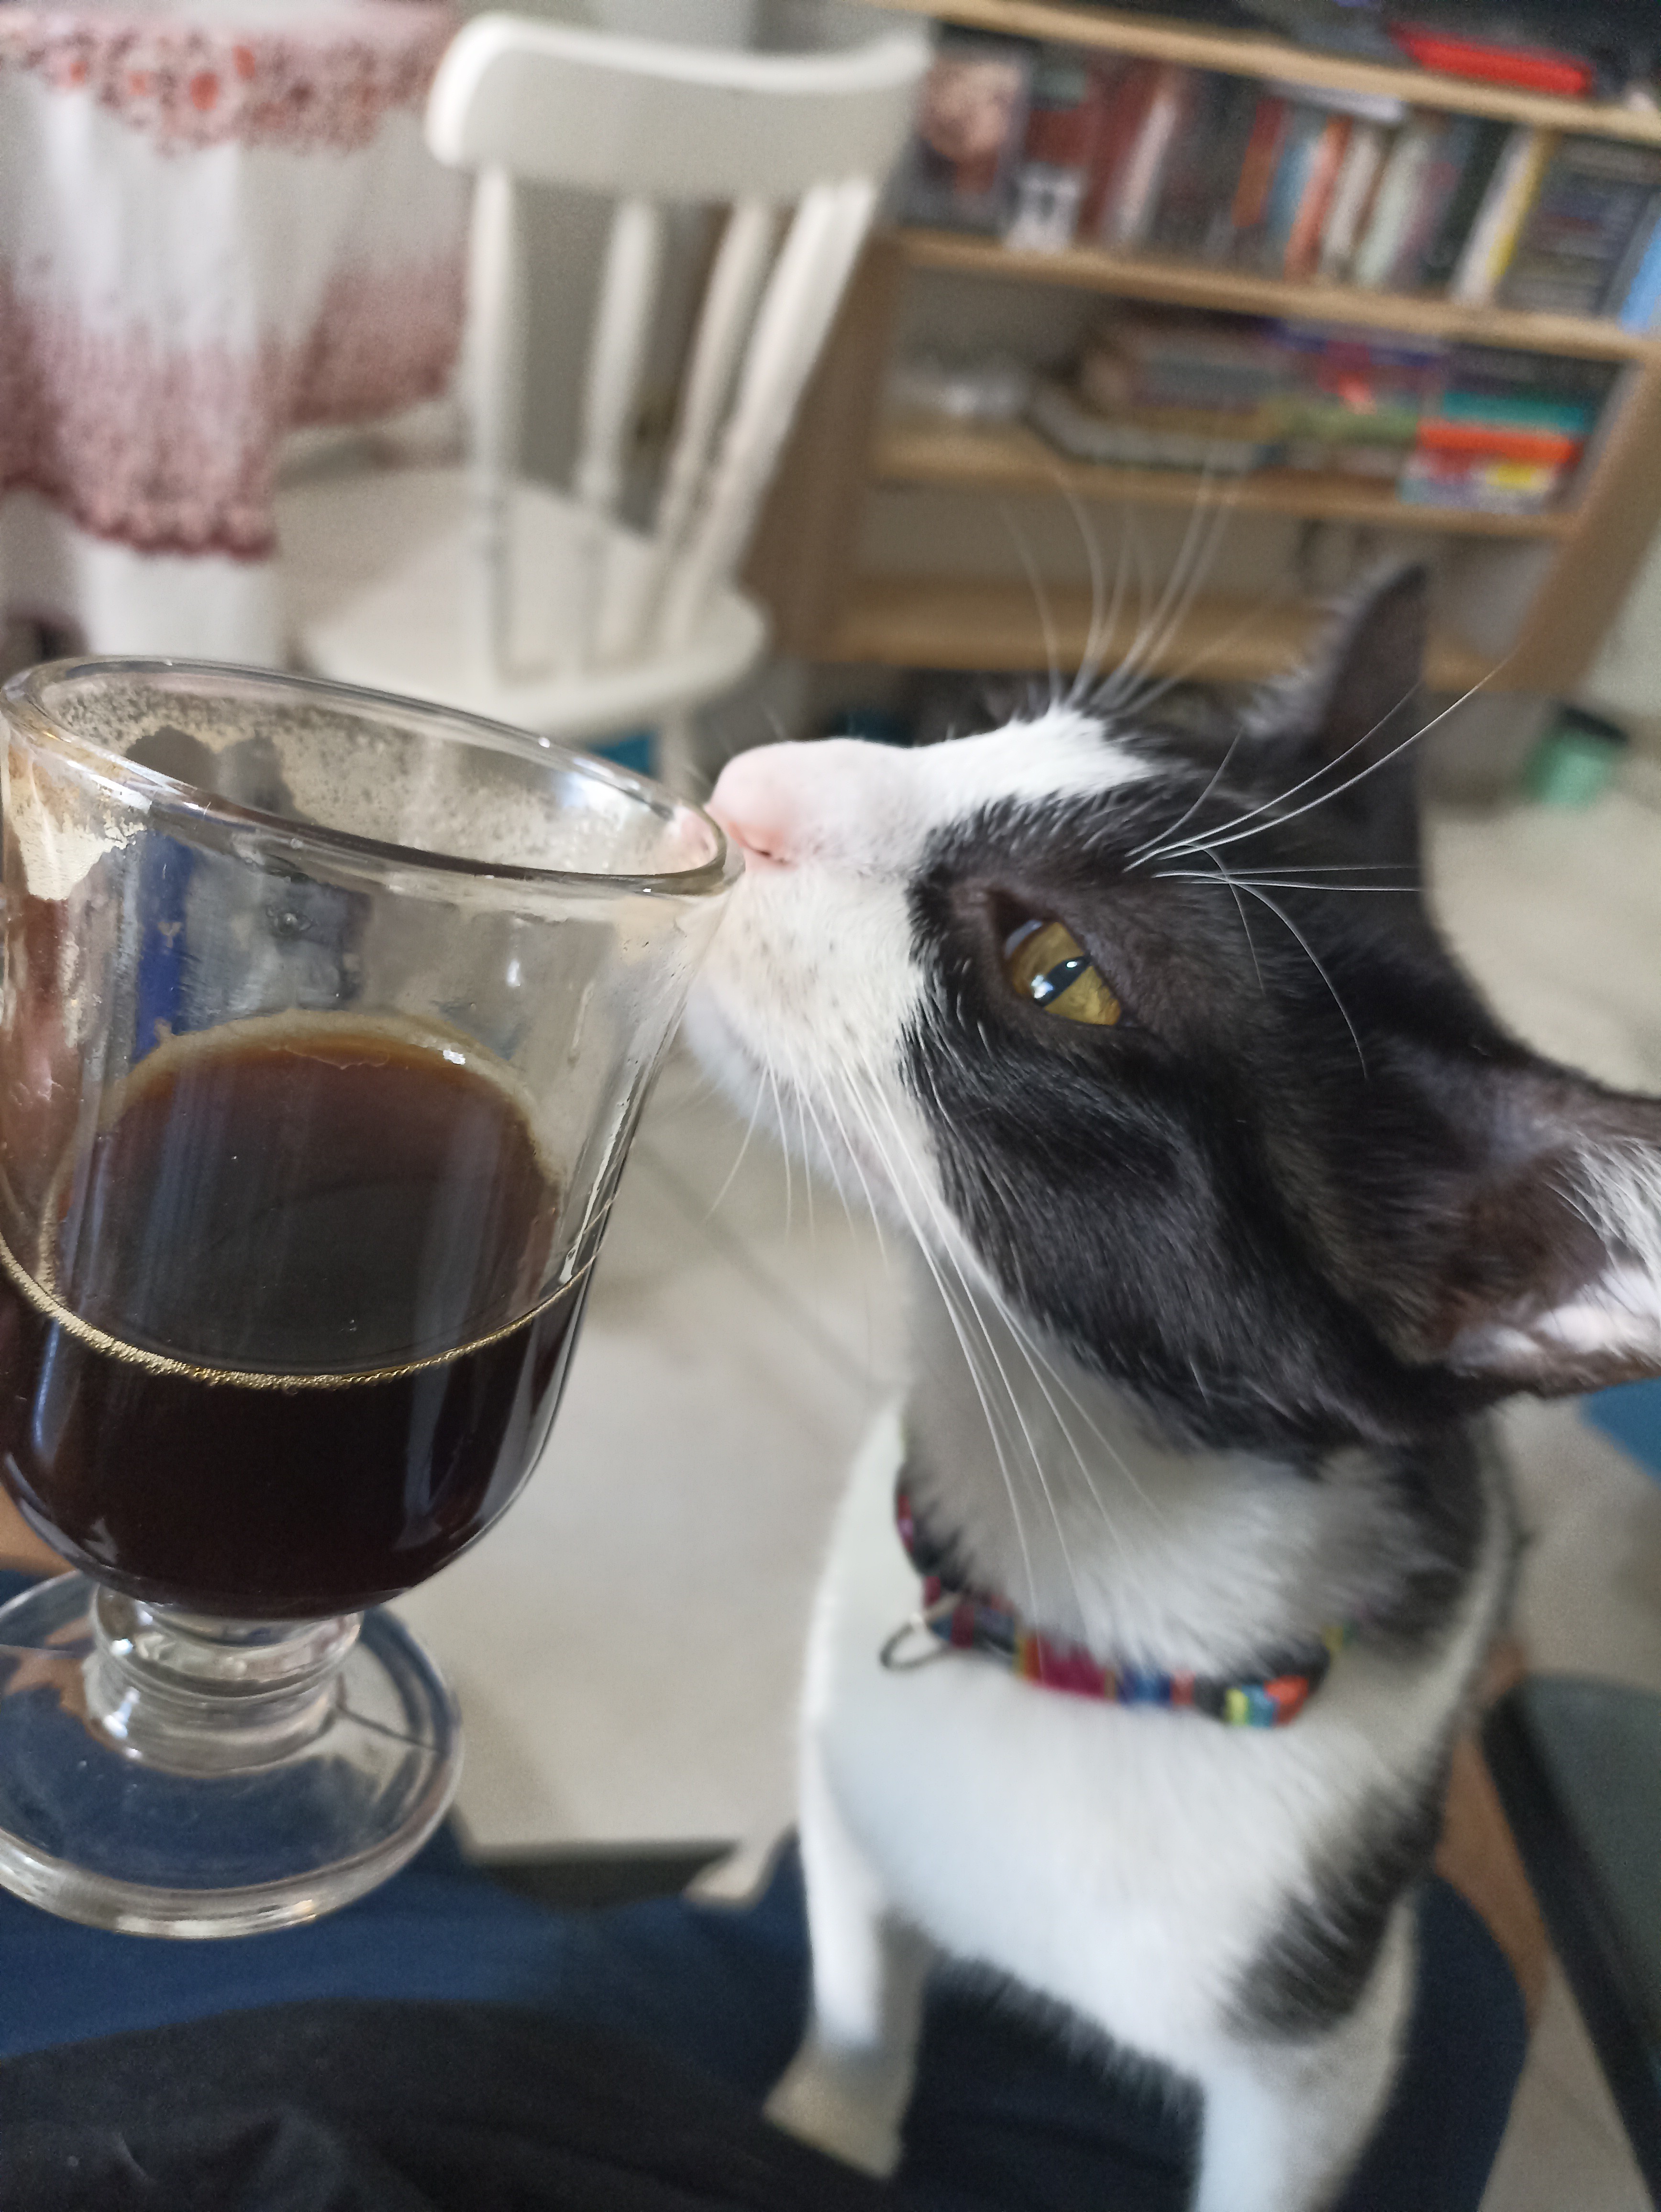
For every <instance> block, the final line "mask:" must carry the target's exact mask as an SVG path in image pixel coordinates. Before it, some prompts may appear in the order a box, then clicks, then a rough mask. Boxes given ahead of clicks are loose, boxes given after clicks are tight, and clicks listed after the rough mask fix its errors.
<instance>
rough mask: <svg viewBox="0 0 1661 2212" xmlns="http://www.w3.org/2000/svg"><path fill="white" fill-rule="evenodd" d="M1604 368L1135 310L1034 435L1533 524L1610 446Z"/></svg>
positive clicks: (1084, 362) (1039, 393) (1039, 411)
mask: <svg viewBox="0 0 1661 2212" xmlns="http://www.w3.org/2000/svg"><path fill="white" fill-rule="evenodd" d="M1614 374H1615V372H1614V371H1613V369H1612V368H1610V367H1609V364H1608V363H1600V362H1574V361H1560V360H1555V359H1553V358H1552V357H1551V356H1543V355H1537V354H1527V353H1518V352H1512V351H1508V350H1504V349H1494V348H1488V347H1477V346H1449V345H1447V344H1445V343H1442V342H1440V341H1438V340H1434V339H1429V338H1420V337H1409V336H1401V337H1396V336H1384V335H1381V334H1380V333H1378V332H1377V331H1356V330H1352V329H1345V328H1340V327H1334V326H1330V325H1311V324H1308V323H1304V322H1287V321H1271V320H1266V319H1260V318H1256V317H1246V316H1238V315H1225V314H1215V313H1203V312H1200V311H1194V310H1182V309H1160V308H1157V307H1129V306H1126V307H1119V308H1117V309H1115V310H1113V311H1111V312H1110V313H1107V314H1106V315H1104V317H1103V318H1102V319H1101V321H1100V322H1099V324H1098V326H1097V327H1096V329H1095V330H1094V331H1093V332H1092V335H1091V336H1090V337H1088V338H1087V339H1086V343H1085V344H1084V346H1083V349H1082V350H1081V352H1080V356H1079V358H1078V361H1077V362H1076V364H1075V366H1074V369H1073V372H1072V374H1070V375H1069V376H1067V377H1064V378H1063V377H1050V378H1045V379H1041V380H1039V382H1038V383H1037V385H1036V386H1035V387H1034V390H1033V393H1032V398H1031V404H1030V406H1029V409H1028V420H1029V422H1031V425H1032V427H1033V428H1036V429H1037V431H1038V432H1039V433H1040V434H1041V435H1043V436H1044V437H1045V438H1047V439H1048V440H1049V441H1050V443H1051V444H1053V445H1054V446H1056V447H1057V448H1058V449H1059V450H1060V451H1061V452H1062V453H1066V454H1067V455H1068V457H1069V458H1070V459H1074V460H1079V461H1085V462H1093V463H1097V464H1104V465H1119V466H1127V467H1140V468H1171V469H1184V470H1190V471H1207V472H1210V473H1214V474H1226V475H1234V474H1243V473H1245V472H1247V471H1253V470H1257V469H1262V468H1266V467H1274V468H1279V469H1283V470H1302V471H1315V472H1318V473H1321V474H1324V475H1329V476H1332V477H1343V478H1346V479H1359V480H1362V481H1366V482H1367V483H1371V484H1372V485H1373V486H1374V487H1375V488H1378V489H1388V488H1389V487H1390V486H1391V485H1399V486H1400V488H1401V493H1402V498H1403V499H1404V500H1406V501H1409V503H1410V504H1419V505H1434V506H1439V507H1464V508H1469V509H1472V510H1475V511H1481V512H1493V513H1530V512H1537V511H1538V510H1539V509H1540V508H1541V507H1544V506H1545V505H1546V504H1548V502H1549V501H1550V500H1552V499H1553V498H1555V497H1556V496H1557V495H1558V494H1559V493H1560V492H1561V489H1562V487H1563V485H1564V484H1565V483H1566V482H1567V479H1568V477H1569V476H1570V475H1571V473H1572V472H1573V470H1574V469H1575V468H1576V467H1577V466H1578V465H1579V464H1580V462H1581V460H1582V459H1583V457H1584V455H1585V452H1586V449H1587V446H1588V441H1590V440H1591V438H1592V437H1593V436H1594V435H1596V433H1597V427H1598V422H1599V419H1600V415H1601V410H1602V409H1603V402H1604V400H1605V399H1606V398H1607V397H1608V395H1609V391H1610V389H1611V388H1612V384H1613V378H1614Z"/></svg>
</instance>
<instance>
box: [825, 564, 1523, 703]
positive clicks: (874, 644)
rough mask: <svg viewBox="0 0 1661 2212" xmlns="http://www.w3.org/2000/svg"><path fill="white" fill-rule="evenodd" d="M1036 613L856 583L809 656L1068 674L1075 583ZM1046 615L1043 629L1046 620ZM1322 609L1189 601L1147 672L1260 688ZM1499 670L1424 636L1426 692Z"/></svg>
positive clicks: (1009, 602) (1452, 640)
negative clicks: (1051, 668) (1054, 667)
mask: <svg viewBox="0 0 1661 2212" xmlns="http://www.w3.org/2000/svg"><path fill="white" fill-rule="evenodd" d="M1045 600H1046V606H1045V613H1044V615H1043V616H1041V615H1040V613H1039V611H1038V607H1037V602H1036V601H1035V599H1034V598H1033V595H1032V592H1031V587H1030V586H1028V585H1026V584H1025V583H1024V582H1005V581H1002V580H985V579H981V578H967V577H964V578H960V577H940V576H865V577H861V578H859V579H858V580H856V581H855V584H854V585H853V586H852V588H851V589H850V591H849V595H848V599H847V602H846V605H845V606H844V608H843V614H842V617H841V619H840V621H839V622H838V623H837V625H836V627H835V629H833V631H832V633H831V635H830V636H829V637H828V638H826V639H825V640H824V641H823V642H822V643H821V644H820V645H819V646H818V647H817V648H816V649H815V651H814V653H813V656H812V657H813V658H814V659H818V660H826V661H839V662H844V663H854V662H868V663H873V664H875V665H879V666H881V667H886V668H931V669H965V670H970V669H972V670H980V669H985V670H995V671H1002V672H1007V673H1016V672H1020V671H1026V670H1041V669H1043V668H1044V667H1045V666H1046V665H1047V664H1048V659H1049V641H1050V639H1053V641H1054V644H1055V649H1056V656H1057V658H1058V659H1059V660H1060V661H1061V663H1062V666H1063V668H1064V670H1066V671H1068V672H1069V673H1070V672H1071V671H1073V670H1074V669H1076V668H1077V667H1078V666H1079V665H1080V662H1081V661H1082V660H1083V659H1084V658H1085V655H1086V653H1087V652H1090V651H1092V641H1091V635H1090V632H1091V619H1092V609H1091V601H1090V594H1089V592H1087V591H1086V590H1084V589H1082V588H1081V587H1080V586H1074V585H1067V586H1050V587H1049V588H1047V590H1046V592H1045ZM1046 616H1047V618H1048V625H1049V628H1048V633H1046V625H1045V617H1046ZM1324 619H1325V615H1324V611H1323V610H1322V609H1320V608H1318V607H1314V606H1310V605H1299V604H1292V605H1288V604H1287V603H1285V602H1281V603H1279V604H1277V603H1275V602H1273V601H1263V600H1249V599H1200V600H1196V602H1195V603H1194V605H1192V606H1190V607H1189V610H1188V611H1187V613H1186V615H1185V616H1184V617H1183V620H1182V622H1181V623H1178V624H1177V626H1176V627H1175V629H1172V630H1171V632H1170V634H1169V635H1165V636H1163V637H1160V638H1158V639H1156V640H1154V641H1153V643H1152V644H1151V645H1147V644H1145V645H1144V647H1143V648H1142V650H1141V653H1140V654H1139V659H1140V663H1141V667H1142V668H1143V670H1144V671H1145V672H1146V673H1147V674H1149V675H1162V676H1176V675H1182V676H1183V677H1191V678H1192V679H1193V680H1194V681H1195V682H1196V683H1211V684H1227V683H1261V682H1263V681H1266V680H1267V679H1268V678H1271V677H1275V676H1280V675H1284V674H1285V673H1286V672H1287V671H1288V670H1289V669H1292V668H1295V667H1296V666H1297V665H1298V664H1299V661H1300V660H1302V659H1304V657H1305V655H1306V654H1307V653H1308V652H1309V650H1310V647H1311V645H1312V643H1313V642H1314V641H1315V640H1316V638H1317V636H1318V635H1319V633H1320V629H1321V627H1322V624H1323V620H1324ZM1135 630H1136V622H1135V619H1134V618H1133V617H1130V616H1129V615H1126V616H1125V617H1123V618H1122V619H1121V621H1120V622H1119V623H1118V624H1117V625H1116V629H1115V631H1114V633H1113V634H1112V635H1110V636H1109V637H1107V638H1106V639H1104V640H1102V639H1098V640H1097V641H1095V644H1094V647H1093V650H1094V653H1095V654H1096V657H1097V658H1098V659H1100V660H1101V661H1102V662H1103V664H1104V666H1107V667H1111V666H1112V665H1115V664H1116V662H1117V661H1118V660H1120V659H1123V657H1124V656H1125V655H1126V654H1127V653H1129V651H1130V649H1131V647H1132V644H1133V641H1134V639H1135ZM1502 676H1503V671H1496V670H1495V668H1494V663H1493V662H1492V661H1491V660H1490V659H1488V657H1487V656H1486V655H1484V654H1482V653H1477V652H1476V651H1475V650H1474V649H1473V648H1472V647H1469V646H1468V645H1466V644H1465V643H1464V642H1463V640H1461V639H1458V638H1457V637H1454V636H1452V635H1450V634H1449V633H1447V632H1446V631H1439V632H1437V633H1436V634H1435V635H1433V638H1432V641H1431V647H1430V652H1429V655H1428V659H1427V670H1426V680H1427V683H1428V684H1429V685H1430V686H1431V688H1432V689H1433V690H1437V691H1452V692H1463V691H1467V690H1469V689H1470V688H1471V687H1472V685H1474V684H1482V683H1488V684H1490V685H1491V686H1492V687H1493V688H1497V689H1501V690H1503V689H1505V688H1506V686H1505V684H1504V683H1503V681H1502Z"/></svg>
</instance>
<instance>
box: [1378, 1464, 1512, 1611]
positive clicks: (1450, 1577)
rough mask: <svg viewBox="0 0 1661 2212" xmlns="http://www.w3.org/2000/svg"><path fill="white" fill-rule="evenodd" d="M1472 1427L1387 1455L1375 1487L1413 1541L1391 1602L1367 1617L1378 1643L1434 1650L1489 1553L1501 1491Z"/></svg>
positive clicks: (1397, 1566)
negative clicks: (1485, 1547)
mask: <svg viewBox="0 0 1661 2212" xmlns="http://www.w3.org/2000/svg"><path fill="white" fill-rule="evenodd" d="M1482 1460H1483V1452H1482V1445H1481V1444H1480V1443H1479V1442H1478V1440H1477V1438H1476V1437H1475V1435H1473V1434H1472V1432H1471V1431H1470V1430H1469V1428H1466V1427H1463V1426H1461V1427H1458V1428H1454V1429H1450V1430H1449V1431H1446V1432H1445V1434H1444V1435H1442V1436H1440V1437H1433V1438H1431V1439H1429V1440H1427V1442H1426V1443H1423V1444H1421V1445H1420V1446H1419V1447H1417V1448H1416V1449H1413V1450H1409V1451H1397V1452H1392V1453H1390V1454H1388V1455H1381V1459H1380V1461H1379V1462H1378V1466H1377V1469H1376V1474H1375V1477H1374V1479H1375V1480H1376V1481H1377V1482H1378V1484H1379V1486H1381V1487H1383V1488H1384V1489H1387V1490H1388V1491H1389V1492H1390V1494H1391V1496H1392V1498H1393V1499H1394V1501H1395V1503H1396V1507H1397V1509H1398V1510H1399V1512H1400V1514H1401V1516H1402V1526H1403V1528H1404V1530H1405V1531H1406V1532H1408V1533H1407V1534H1406V1536H1405V1538H1404V1541H1403V1544H1402V1552H1401V1555H1400V1557H1399V1559H1397V1560H1396V1561H1395V1562H1393V1563H1392V1564H1391V1568H1390V1577H1389V1579H1390V1589H1389V1595H1387V1596H1384V1597H1381V1599H1380V1600H1379V1601H1378V1603H1377V1604H1376V1605H1374V1606H1373V1607H1371V1608H1370V1609H1369V1611H1368V1613H1367V1619H1366V1633H1367V1640H1368V1642H1369V1643H1370V1644H1373V1645H1375V1646H1376V1647H1378V1648H1382V1649H1391V1650H1397V1651H1403V1652H1413V1651H1421V1650H1426V1649H1427V1647H1428V1646H1429V1645H1430V1644H1432V1643H1433V1641H1434V1640H1435V1638H1437V1637H1439V1635H1440V1634H1441V1633H1442V1632H1443V1631H1444V1630H1445V1629H1446V1628H1447V1627H1448V1626H1450V1624H1451V1621H1452V1620H1453V1618H1454V1615H1455V1614H1456V1613H1457V1612H1458V1610H1459V1608H1460V1607H1461V1605H1462V1604H1463V1601H1464V1598H1465V1595H1466V1592H1467V1590H1468V1589H1469V1583H1470V1577H1471V1576H1472V1575H1473V1574H1474V1573H1475V1570H1476V1567H1477V1565H1478V1561H1479V1556H1480V1554H1481V1552H1482V1541H1483V1537H1484V1534H1485V1533H1486V1532H1487V1529H1488V1521H1489V1516H1490V1515H1491V1514H1492V1513H1493V1511H1494V1489H1495V1486H1493V1485H1491V1484H1489V1483H1488V1481H1487V1480H1485V1477H1484V1471H1483V1465H1482Z"/></svg>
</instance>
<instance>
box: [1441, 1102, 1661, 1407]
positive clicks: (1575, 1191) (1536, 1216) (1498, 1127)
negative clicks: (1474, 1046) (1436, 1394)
mask: <svg viewBox="0 0 1661 2212" xmlns="http://www.w3.org/2000/svg"><path fill="white" fill-rule="evenodd" d="M1494 1083H1495V1086H1496V1091H1497V1092H1498V1093H1499V1094H1500V1095H1499V1097H1498V1098H1497V1102H1494V1103H1497V1110H1496V1111H1495V1113H1494V1123H1493V1130H1492V1151H1491V1155H1490V1165H1489V1167H1488V1170H1487V1171H1486V1172H1485V1173H1484V1174H1483V1175H1482V1176H1481V1178H1480V1180H1479V1182H1478V1183H1477V1186H1476V1188H1475V1191H1474V1192H1471V1193H1469V1195H1468V1197H1467V1199H1466V1201H1465V1202H1464V1204H1463V1206H1461V1207H1459V1208H1458V1209H1457V1218H1455V1219H1453V1220H1451V1221H1450V1222H1449V1223H1448V1224H1447V1227H1448V1228H1449V1229H1450V1230H1451V1232H1452V1233H1451V1237H1450V1238H1449V1239H1448V1241H1447V1242H1446V1243H1445V1244H1444V1246H1443V1250H1442V1255H1441V1259H1440V1262H1439V1267H1438V1269H1437V1276H1438V1284H1437V1290H1436V1293H1435V1296H1434V1298H1433V1304H1432V1307H1431V1310H1430V1311H1429V1313H1428V1315H1427V1337H1428V1341H1427V1345H1426V1349H1427V1350H1428V1351H1429V1352H1431V1354H1432V1356H1433V1358H1439V1359H1440V1360H1441V1361H1442V1363H1443V1364H1445V1365H1446V1366H1448V1367H1451V1368H1452V1369H1453V1370H1455V1371H1456V1372H1458V1373H1461V1374H1464V1375H1469V1376H1474V1377H1477V1378H1480V1379H1482V1380H1484V1381H1486V1382H1489V1383H1494V1384H1495V1385H1497V1386H1498V1387H1499V1388H1500V1389H1502V1390H1533V1391H1537V1392H1538V1393H1540V1394H1541V1395H1543V1396H1547V1397H1550V1396H1555V1395H1560V1394H1561V1393H1563V1392H1566V1391H1572V1390H1592V1389H1600V1388H1602V1387H1603V1385H1604V1384H1606V1383H1621V1382H1629V1381H1633V1380H1634V1379H1636V1378H1637V1377H1640V1376H1652V1375H1657V1374H1661V1100H1657V1099H1652V1098H1637V1097H1621V1095H1619V1094H1618V1093H1615V1092H1611V1091H1604V1090H1603V1089H1601V1088H1600V1087H1599V1086H1598V1085H1594V1084H1591V1083H1588V1082H1585V1081H1584V1080H1583V1079H1580V1078H1579V1077H1576V1076H1572V1075H1570V1074H1568V1073H1567V1072H1565V1071H1561V1070H1558V1069H1555V1068H1551V1067H1549V1066H1548V1064H1547V1063H1544V1062H1536V1064H1535V1066H1534V1068H1533V1069H1531V1070H1525V1069H1515V1070H1506V1071H1504V1072H1500V1071H1495V1076H1494Z"/></svg>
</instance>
